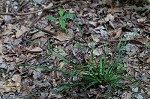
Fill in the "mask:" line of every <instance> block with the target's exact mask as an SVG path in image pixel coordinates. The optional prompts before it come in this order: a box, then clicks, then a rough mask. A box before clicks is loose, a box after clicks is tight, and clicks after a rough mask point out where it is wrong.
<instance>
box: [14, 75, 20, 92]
mask: <svg viewBox="0 0 150 99" xmlns="http://www.w3.org/2000/svg"><path fill="white" fill-rule="evenodd" d="M12 81H14V82H15V84H14V86H15V89H16V90H17V92H20V89H21V76H20V75H19V74H14V75H13V76H12Z"/></svg>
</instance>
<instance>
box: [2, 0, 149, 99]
mask: <svg viewBox="0 0 150 99" xmlns="http://www.w3.org/2000/svg"><path fill="white" fill-rule="evenodd" d="M10 1H11V4H10V6H11V7H12V8H11V7H10V8H8V7H7V8H5V7H4V6H3V8H1V7H2V6H0V12H4V11H5V10H6V9H7V12H6V13H9V12H11V13H13V12H15V13H20V12H22V13H23V12H30V11H35V10H41V9H42V7H44V8H47V7H49V8H51V7H53V6H55V4H57V3H58V1H55V0H54V1H52V2H51V3H49V0H44V1H43V0H39V1H38V0H34V1H33V2H31V1H30V2H28V3H27V4H26V3H25V2H24V1H22V3H21V4H20V2H18V1H17V0H10ZM1 3H2V4H4V3H6V2H5V1H4V2H1V1H0V4H1ZM7 3H8V2H7ZM21 5H22V6H21ZM23 5H24V6H23ZM106 5H107V6H106ZM109 5H110V4H109V3H107V4H104V3H103V2H102V1H100V0H98V1H73V2H69V3H66V4H64V5H62V6H63V8H64V9H69V12H70V13H74V14H76V19H77V21H78V24H79V26H80V27H78V28H76V25H74V24H73V22H68V23H67V27H66V28H67V33H68V34H65V33H63V32H61V31H60V30H58V29H56V27H57V26H55V24H53V23H51V24H50V25H49V22H48V21H47V20H46V16H43V18H40V19H39V20H38V21H37V22H35V23H34V21H35V19H36V18H37V19H38V18H39V17H40V15H42V11H39V12H37V13H33V14H27V15H24V16H16V17H14V16H15V15H5V16H4V17H2V18H1V15H0V25H1V27H0V29H1V30H0V32H1V34H2V36H1V37H0V41H1V42H0V53H1V54H0V71H1V72H0V74H1V76H0V79H1V80H0V92H1V93H0V97H3V98H2V99H6V98H8V99H9V98H10V99H17V98H18V97H26V96H27V97H29V98H32V97H38V98H39V99H40V98H41V99H44V98H62V99H63V98H64V97H66V96H67V97H76V98H87V99H89V98H92V97H96V98H97V99H99V98H101V97H102V96H101V94H103V90H104V89H105V86H100V87H98V88H95V89H91V90H89V91H86V92H85V93H78V92H76V91H75V90H70V92H68V94H67V95H66V96H65V95H61V94H58V93H56V90H57V89H56V86H57V85H58V84H60V83H61V82H67V81H65V79H64V77H65V76H64V75H63V74H62V73H59V72H50V71H44V70H42V69H36V70H35V69H34V68H32V67H29V66H28V67H26V68H23V67H18V66H17V64H19V63H24V64H33V65H34V64H36V65H41V64H42V66H43V67H49V68H56V69H60V70H61V69H67V70H71V69H72V66H70V65H68V64H65V63H64V62H62V61H59V60H58V59H57V58H56V57H55V56H51V55H52V53H48V52H49V50H54V51H56V52H59V53H60V55H62V56H63V57H66V58H68V59H71V60H73V62H74V63H76V62H80V63H82V64H84V63H85V60H86V59H88V57H89V52H90V49H91V44H92V42H93V43H94V45H95V48H94V57H97V56H100V55H101V54H103V53H104V52H103V49H102V46H103V45H102V44H103V42H106V41H108V45H109V46H108V47H109V48H108V49H109V50H108V52H110V53H113V52H112V51H113V49H114V47H115V46H116V43H117V42H118V41H119V39H120V38H122V37H126V38H127V40H128V42H129V43H128V45H127V46H126V48H125V53H124V54H123V55H122V56H121V57H123V64H124V66H125V68H126V72H127V73H128V74H129V75H131V77H132V80H138V79H139V78H140V77H141V76H143V75H145V78H144V79H143V80H142V82H138V83H137V85H136V86H135V87H134V88H133V87H132V86H130V87H129V91H127V90H125V89H123V90H118V91H115V90H114V92H111V93H113V94H112V95H110V96H109V95H108V96H109V98H116V96H117V97H120V98H121V99H131V98H137V99H144V98H148V97H150V96H149V93H150V90H149V89H148V88H149V87H148V86H149V85H150V83H149V82H150V78H149V75H150V69H149V66H150V64H149V63H150V57H149V56H150V47H149V45H150V43H149V42H150V39H149V30H150V29H149V13H147V12H146V11H147V10H148V9H147V8H146V7H143V8H142V9H140V7H139V6H133V7H130V6H127V7H128V8H126V6H125V7H124V8H123V9H122V8H120V7H115V8H114V9H113V10H112V9H111V8H109ZM62 6H61V5H60V7H62ZM145 6H149V5H145ZM17 7H20V9H22V10H21V11H19V10H18V8H17ZM8 9H9V10H8ZM139 9H140V10H139ZM8 11H9V12H8ZM57 11H58V8H56V9H54V10H50V11H47V12H46V13H45V14H46V15H53V16H57ZM1 19H2V20H3V21H2V22H1ZM3 22H4V23H5V24H4V23H3ZM32 22H33V23H34V25H33V27H30V26H31V24H32ZM56 25H57V24H56ZM34 26H38V27H40V30H37V31H31V30H34V29H35V30H36V28H34ZM79 28H81V30H82V31H81V30H80V29H79ZM45 30H46V32H45ZM48 33H54V34H56V35H55V36H54V35H51V34H48ZM91 40H92V41H91ZM48 41H49V44H48ZM75 42H78V46H77V45H76V44H77V43H76V44H75ZM79 44H80V45H79ZM48 46H51V49H49V50H48V49H47V48H48ZM60 57H61V56H60ZM73 79H74V80H75V79H76V78H73ZM99 89H100V90H99ZM137 89H138V91H137ZM119 91H120V92H119ZM134 92H135V93H134ZM6 93H7V94H6ZM20 93H22V94H21V95H20ZM136 93H137V94H136Z"/></svg>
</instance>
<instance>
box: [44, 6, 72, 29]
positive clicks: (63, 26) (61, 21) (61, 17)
mask: <svg viewBox="0 0 150 99" xmlns="http://www.w3.org/2000/svg"><path fill="white" fill-rule="evenodd" d="M58 15H59V17H57V18H55V17H53V16H48V17H47V19H48V20H53V21H56V22H58V23H59V26H60V28H61V29H63V30H65V31H66V23H67V22H66V20H67V19H73V17H74V14H71V13H69V12H66V11H65V10H63V9H59V11H58Z"/></svg>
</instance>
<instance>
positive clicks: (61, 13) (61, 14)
mask: <svg viewBox="0 0 150 99" xmlns="http://www.w3.org/2000/svg"><path fill="white" fill-rule="evenodd" d="M64 12H65V11H64V10H63V9H59V11H58V14H59V16H60V17H62V16H63V15H64Z"/></svg>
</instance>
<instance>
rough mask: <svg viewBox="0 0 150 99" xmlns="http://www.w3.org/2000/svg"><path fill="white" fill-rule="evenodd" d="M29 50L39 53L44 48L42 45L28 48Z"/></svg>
mask: <svg viewBox="0 0 150 99" xmlns="http://www.w3.org/2000/svg"><path fill="white" fill-rule="evenodd" d="M27 50H28V51H29V52H32V53H38V52H42V51H43V50H42V49H41V48H40V47H35V48H32V49H31V48H30V49H27Z"/></svg>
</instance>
